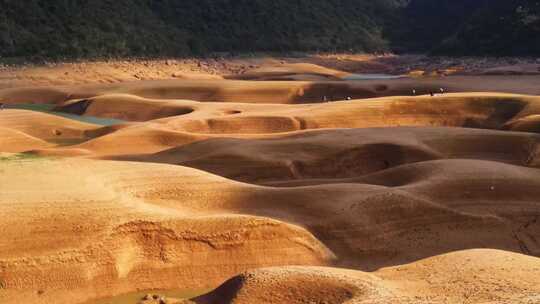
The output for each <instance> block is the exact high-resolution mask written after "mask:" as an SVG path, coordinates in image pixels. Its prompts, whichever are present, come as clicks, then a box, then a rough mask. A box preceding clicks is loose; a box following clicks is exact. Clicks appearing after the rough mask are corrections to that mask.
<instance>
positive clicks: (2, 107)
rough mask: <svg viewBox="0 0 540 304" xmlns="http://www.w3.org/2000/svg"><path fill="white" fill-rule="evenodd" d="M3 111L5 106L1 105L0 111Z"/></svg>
mask: <svg viewBox="0 0 540 304" xmlns="http://www.w3.org/2000/svg"><path fill="white" fill-rule="evenodd" d="M3 109H4V104H3V103H0V111H2V110H3Z"/></svg>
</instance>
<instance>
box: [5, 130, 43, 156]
mask: <svg viewBox="0 0 540 304" xmlns="http://www.w3.org/2000/svg"><path fill="white" fill-rule="evenodd" d="M0 138H1V139H2V140H1V141H0V146H1V148H2V152H12V153H16V152H24V151H28V150H34V149H44V148H47V147H50V146H51V145H50V144H49V143H47V142H45V141H43V140H41V139H39V138H35V137H32V136H29V135H27V134H25V133H23V132H20V131H16V130H12V129H7V128H2V127H0Z"/></svg>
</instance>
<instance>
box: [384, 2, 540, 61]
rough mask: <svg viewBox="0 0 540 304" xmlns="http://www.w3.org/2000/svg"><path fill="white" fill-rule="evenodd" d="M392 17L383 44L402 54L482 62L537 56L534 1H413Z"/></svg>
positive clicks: (539, 11) (538, 19)
mask: <svg viewBox="0 0 540 304" xmlns="http://www.w3.org/2000/svg"><path fill="white" fill-rule="evenodd" d="M396 16H397V17H396V19H395V20H394V23H393V24H391V25H389V26H388V27H387V34H388V37H387V38H388V39H390V40H391V41H392V45H393V47H394V48H395V49H397V50H400V51H404V52H411V51H413V52H432V53H434V54H449V55H481V56H483V55H495V56H499V55H501V56H502V55H514V56H515V55H518V56H523V55H532V56H537V55H539V54H540V1H537V0H534V1H533V0H474V1H471V0H437V1H434V0H412V1H411V2H410V4H409V5H408V6H406V7H404V8H402V9H400V10H399V11H398V12H397V13H396ZM396 20H397V21H396Z"/></svg>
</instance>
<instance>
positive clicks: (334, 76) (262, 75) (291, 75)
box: [227, 63, 350, 81]
mask: <svg viewBox="0 0 540 304" xmlns="http://www.w3.org/2000/svg"><path fill="white" fill-rule="evenodd" d="M349 74H350V73H346V72H342V71H338V70H334V69H329V68H325V67H322V66H319V65H316V64H309V63H292V64H280V65H265V66H262V67H258V68H255V69H251V70H248V71H246V72H244V73H243V74H239V75H231V76H227V78H228V79H238V80H266V81H268V80H307V81H317V80H318V81H324V80H341V79H342V78H343V77H345V76H347V75H349Z"/></svg>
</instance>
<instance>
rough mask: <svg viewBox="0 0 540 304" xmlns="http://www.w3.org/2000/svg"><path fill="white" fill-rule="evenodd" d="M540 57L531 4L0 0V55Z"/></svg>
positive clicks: (512, 0) (524, 0)
mask: <svg viewBox="0 0 540 304" xmlns="http://www.w3.org/2000/svg"><path fill="white" fill-rule="evenodd" d="M389 50H393V51H397V52H421V53H430V52H431V53H435V54H451V55H536V54H538V53H540V1H532V0H474V1H471V0H317V1H315V0H272V1H268V0H92V1H83V0H25V1H21V0H0V56H2V57H27V58H28V57H37V58H66V57H73V58H81V57H83V58H92V57H104V56H113V57H122V56H183V55H188V56H191V55H204V54H208V53H211V52H238V53H240V52H251V51H276V52H286V51H338V52H342V51H355V52H379V51H389Z"/></svg>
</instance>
